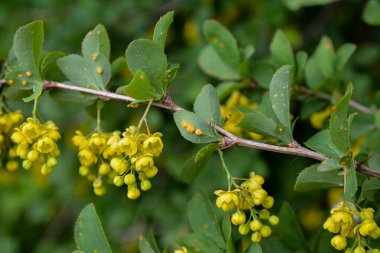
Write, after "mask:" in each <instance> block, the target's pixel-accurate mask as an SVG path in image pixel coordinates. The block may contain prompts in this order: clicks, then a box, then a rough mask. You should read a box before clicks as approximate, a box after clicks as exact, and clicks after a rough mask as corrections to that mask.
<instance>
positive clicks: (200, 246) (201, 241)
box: [181, 232, 225, 253]
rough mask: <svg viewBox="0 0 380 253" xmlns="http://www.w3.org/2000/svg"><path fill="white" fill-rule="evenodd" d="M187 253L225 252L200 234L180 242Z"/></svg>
mask: <svg viewBox="0 0 380 253" xmlns="http://www.w3.org/2000/svg"><path fill="white" fill-rule="evenodd" d="M181 244H183V245H184V246H185V247H186V248H187V250H188V252H197V253H210V252H212V253H224V252H225V251H224V250H222V249H221V248H219V247H218V246H217V245H216V244H215V242H214V241H212V240H210V239H209V238H207V237H205V235H204V234H203V233H202V232H199V233H194V234H191V235H189V236H187V237H186V238H185V239H183V240H181Z"/></svg>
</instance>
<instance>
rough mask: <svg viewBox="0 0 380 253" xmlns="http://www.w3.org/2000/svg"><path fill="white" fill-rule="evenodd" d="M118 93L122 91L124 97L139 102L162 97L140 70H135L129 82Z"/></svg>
mask: <svg viewBox="0 0 380 253" xmlns="http://www.w3.org/2000/svg"><path fill="white" fill-rule="evenodd" d="M118 91H123V93H124V94H125V95H128V96H130V97H132V98H134V99H137V100H141V101H147V100H149V99H157V98H159V97H160V96H161V95H162V94H160V93H159V91H157V90H156V88H155V87H154V86H153V85H152V84H151V82H150V81H149V78H148V76H147V75H146V74H145V73H144V72H143V71H142V70H137V71H136V73H135V75H134V77H133V79H132V80H131V82H130V83H129V84H128V85H126V86H122V87H120V88H119V89H118Z"/></svg>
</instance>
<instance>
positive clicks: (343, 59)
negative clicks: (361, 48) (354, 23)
mask: <svg viewBox="0 0 380 253" xmlns="http://www.w3.org/2000/svg"><path fill="white" fill-rule="evenodd" d="M355 50H356V45H354V44H349V43H347V44H344V45H342V46H340V47H339V48H338V50H337V52H336V59H335V69H336V72H338V73H339V72H342V71H343V70H344V68H345V67H346V65H347V62H348V60H349V59H350V58H351V56H352V55H353V54H354V52H355Z"/></svg>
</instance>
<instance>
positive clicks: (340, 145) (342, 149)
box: [330, 86, 352, 155]
mask: <svg viewBox="0 0 380 253" xmlns="http://www.w3.org/2000/svg"><path fill="white" fill-rule="evenodd" d="M351 95H352V86H349V88H348V89H347V91H346V94H345V96H344V97H343V98H342V99H341V100H340V101H339V102H338V103H337V104H336V106H335V108H333V110H332V113H331V117H330V139H331V142H332V144H333V146H334V148H335V150H336V151H337V152H338V154H339V155H345V154H346V153H347V152H348V150H349V149H350V146H351V141H350V129H349V125H348V123H349V122H348V118H347V112H348V106H349V102H350V98H351Z"/></svg>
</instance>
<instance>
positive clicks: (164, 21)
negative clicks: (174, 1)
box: [153, 11, 174, 49]
mask: <svg viewBox="0 0 380 253" xmlns="http://www.w3.org/2000/svg"><path fill="white" fill-rule="evenodd" d="M173 17H174V11H169V12H167V13H166V14H165V15H164V16H162V17H161V18H160V20H158V22H157V23H156V26H155V27H154V33H153V41H155V42H156V43H157V44H158V45H160V46H161V48H162V49H164V47H165V41H166V37H167V36H168V30H169V27H170V25H171V24H172V23H173Z"/></svg>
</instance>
